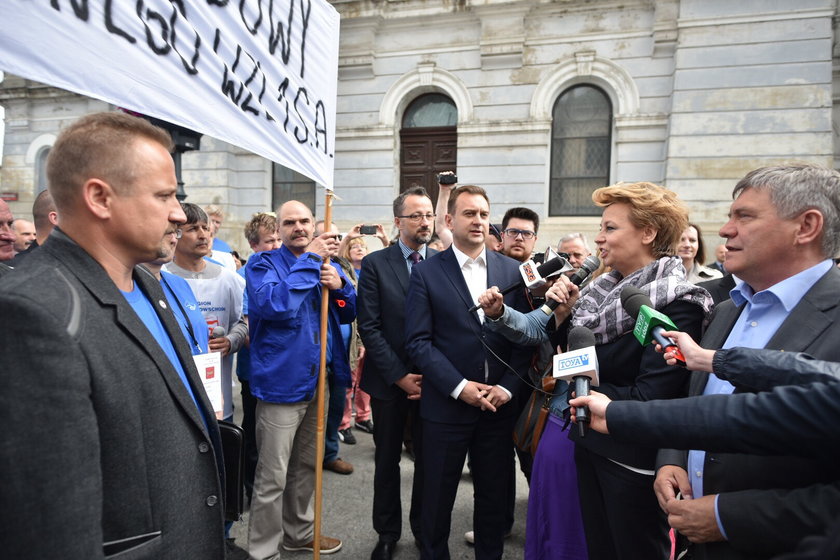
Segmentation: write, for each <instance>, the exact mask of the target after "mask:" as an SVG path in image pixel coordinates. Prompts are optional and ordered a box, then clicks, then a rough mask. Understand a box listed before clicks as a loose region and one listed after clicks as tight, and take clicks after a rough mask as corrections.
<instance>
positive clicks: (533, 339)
mask: <svg viewBox="0 0 840 560" xmlns="http://www.w3.org/2000/svg"><path fill="white" fill-rule="evenodd" d="M558 259H559V260H561V261H565V259H563V258H562V257H558ZM554 260H555V259H552V260H551V261H548V262H552V261H554ZM600 264H601V263H600V261H599V260H598V259H597V258H596V257H589V258H587V259H586V261H584V263H583V265H581V268H580V270H578V271H577V272H576V273H575V274H574V275H573V276H572V278H570V279H568V278H565V277H563V276H561V277H559V278H558V280H557V281H556V282H555V283H554V285H553V286H552V287H551V288H549V289H548V291H547V292H546V294H545V297H546V303H545V304H544V305H543V306H542V307H540V308H539V309H535V310H534V311H531V312H530V313H527V314H523V313H520V312H518V311H516V310H515V309H510V308H509V307H507V306H505V305H502V304H501V294H500V292H498V290H496V291H495V292H494V291H493V289H492V288H491V289H490V290H488V291H487V292H485V293H484V294H482V295H481V296H480V297H479V298H478V302H479V306H480V307H482V308H483V309H484V311H485V317H486V318H487V319H489V321H488V322H487V326H488V328H489V329H491V330H495V331H497V332H499V333H500V334H502V335H503V336H504V337H505V338H507V339H508V340H510V341H511V342H513V343H515V344H522V345H526V346H531V345H535V344H541V343H543V342H545V341H546V340H548V332H547V331H546V327H547V325H548V322H549V319H550V318H551V316H552V315H555V317H556V322H557V324H560V323H562V322H563V321H564V320H565V319H566V317H568V310H567V312H566V313H564V314H563V315H562V316H557V313H559V312H555V310H556V309H557V308H558V307H559V306H560V305H561V304H566V305H567V307H568V308H569V309H570V308H571V306H572V305H574V303H575V302H576V301H577V297H578V295H579V294H580V292H579V291H578V289H577V288H576V287H577V286H580V285H581V284H582V283H583V282H584V281H586V279H587V278H589V276H590V275H591V274H592V272H593V271H595V270H596V269H597V268H598V267H599V266H600ZM564 266H565V265H564Z"/></svg>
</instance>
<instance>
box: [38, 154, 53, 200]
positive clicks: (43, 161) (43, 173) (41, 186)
mask: <svg viewBox="0 0 840 560" xmlns="http://www.w3.org/2000/svg"><path fill="white" fill-rule="evenodd" d="M49 154H50V147H49V146H44V147H43V148H41V149H40V150H38V153H37V154H36V155H35V194H38V193H40V192H41V191H45V190H47V186H48V182H47V156H48V155H49Z"/></svg>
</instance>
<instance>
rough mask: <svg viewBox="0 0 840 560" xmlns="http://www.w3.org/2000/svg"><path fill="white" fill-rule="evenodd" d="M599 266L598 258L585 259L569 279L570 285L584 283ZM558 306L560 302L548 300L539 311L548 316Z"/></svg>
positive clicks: (593, 256)
mask: <svg viewBox="0 0 840 560" xmlns="http://www.w3.org/2000/svg"><path fill="white" fill-rule="evenodd" d="M599 266H601V261H600V260H599V259H598V257H596V256H595V255H592V256H590V257H586V260H585V261H583V263H581V265H580V269H579V270H578V271H577V272H575V273H574V274H573V275H572V277H571V278H570V280H571V281H572V284H574V285H575V286H580V285H581V284H583V283H584V282H585V281H586V279H587V278H589V277H590V276H592V273H593V272H595V271H596V270H598V267H599ZM558 305H560V302H558V301H556V300H553V299H549V300H546V302H545V303H544V304H543V305H542V307H540V310H541V311H542V312H543V313H545V314H546V315H549V316H550V315H551V314H552V313H553V312H554V310H555V309H557V306H558Z"/></svg>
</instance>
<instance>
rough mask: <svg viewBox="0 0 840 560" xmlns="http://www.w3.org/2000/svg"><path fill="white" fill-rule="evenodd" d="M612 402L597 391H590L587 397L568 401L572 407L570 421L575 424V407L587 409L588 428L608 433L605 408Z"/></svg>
mask: <svg viewBox="0 0 840 560" xmlns="http://www.w3.org/2000/svg"><path fill="white" fill-rule="evenodd" d="M611 402H612V401H611V400H610V398H609V397H608V396H606V395H603V394H601V393H599V392H598V391H592V392H590V393H589V396H588V397H576V398H574V399H572V400H571V401H569V404H571V405H572V421H573V422H577V407H579V406H588V407H589V427H590V428H592V429H593V430H595V431H596V432H601V433H602V434H608V433H610V431H609V429H608V428H607V406H608V405H609V404H610V403H611Z"/></svg>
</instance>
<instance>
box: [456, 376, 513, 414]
mask: <svg viewBox="0 0 840 560" xmlns="http://www.w3.org/2000/svg"><path fill="white" fill-rule="evenodd" d="M492 388H493V387H491V386H490V385H485V384H484V383H479V382H477V381H467V384H466V385H464V389H463V390H462V391H461V394H460V395H458V398H459V399H461V400H462V401H464V402H465V403H467V404H468V405H470V406H474V407H476V408H481V410H489V411H490V412H496V407H495V406H493V405H492V404H491V403H490V401H488V400H487V395H488V394H489V393H490V390H491V389H492ZM499 390H501V389H499ZM502 392H504V391H502Z"/></svg>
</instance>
